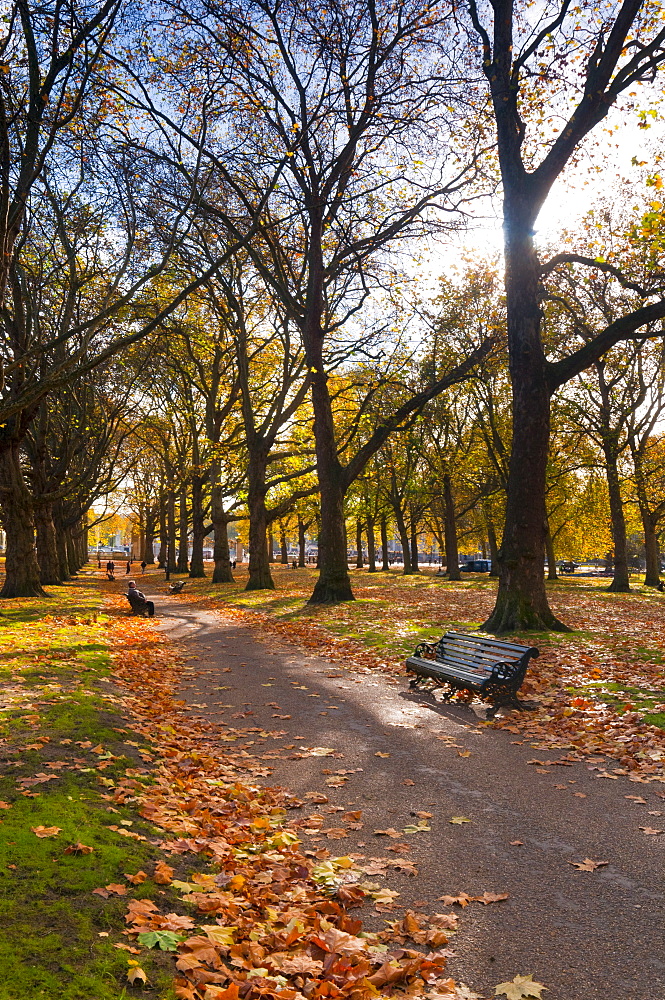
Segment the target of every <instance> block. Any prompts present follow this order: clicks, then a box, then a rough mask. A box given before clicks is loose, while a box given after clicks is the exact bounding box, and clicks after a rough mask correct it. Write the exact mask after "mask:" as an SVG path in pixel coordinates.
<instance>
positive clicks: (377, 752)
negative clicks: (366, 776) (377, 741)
mask: <svg viewBox="0 0 665 1000" xmlns="http://www.w3.org/2000/svg"><path fill="white" fill-rule="evenodd" d="M374 756H375V757H390V754H389V753H381V751H380V750H377V751H376V753H375V754H374Z"/></svg>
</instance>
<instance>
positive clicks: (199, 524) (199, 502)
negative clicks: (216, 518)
mask: <svg viewBox="0 0 665 1000" xmlns="http://www.w3.org/2000/svg"><path fill="white" fill-rule="evenodd" d="M203 482H204V480H203V479H202V478H201V477H200V476H195V477H194V479H193V480H192V561H191V563H190V566H189V575H190V576H191V577H194V578H197V579H201V578H202V577H204V576H205V575H206V572H205V566H204V564H203V539H204V538H205V517H204V515H203ZM185 569H186V567H185Z"/></svg>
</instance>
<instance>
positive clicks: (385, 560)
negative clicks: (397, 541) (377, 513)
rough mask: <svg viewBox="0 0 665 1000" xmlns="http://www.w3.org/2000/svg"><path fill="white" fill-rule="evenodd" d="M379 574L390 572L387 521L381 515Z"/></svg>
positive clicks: (383, 515)
mask: <svg viewBox="0 0 665 1000" xmlns="http://www.w3.org/2000/svg"><path fill="white" fill-rule="evenodd" d="M381 572H382V573H389V572H390V559H389V556H388V521H387V519H386V515H385V514H382V515H381Z"/></svg>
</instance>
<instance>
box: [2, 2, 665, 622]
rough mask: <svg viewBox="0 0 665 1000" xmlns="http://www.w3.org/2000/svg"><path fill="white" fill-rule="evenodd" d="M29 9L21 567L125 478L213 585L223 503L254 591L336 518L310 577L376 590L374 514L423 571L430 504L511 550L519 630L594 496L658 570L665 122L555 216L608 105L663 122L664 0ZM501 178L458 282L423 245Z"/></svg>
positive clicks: (609, 120)
mask: <svg viewBox="0 0 665 1000" xmlns="http://www.w3.org/2000/svg"><path fill="white" fill-rule="evenodd" d="M2 25H3V27H2V29H0V30H1V31H2V35H1V36H0V48H1V49H2V51H1V52H0V58H1V59H2V60H3V61H2V62H0V71H1V73H0V140H1V141H0V165H1V171H0V204H1V205H2V211H0V238H1V239H2V247H3V253H2V258H1V264H0V296H1V299H2V347H1V348H0V363H1V365H2V372H1V373H0V513H1V517H2V524H3V528H4V530H5V534H6V540H7V547H6V578H5V584H4V588H3V591H2V596H5V597H12V596H30V595H32V596H34V595H38V594H40V593H41V592H42V588H43V586H44V585H45V584H49V583H56V582H58V581H60V580H63V579H67V577H68V575H69V574H71V573H72V572H74V571H75V570H76V568H77V567H78V566H80V565H81V563H82V561H84V559H85V557H86V551H85V549H86V541H85V536H86V524H87V525H89V524H90V523H91V522H92V521H93V520H94V519H95V517H97V516H99V515H98V514H95V513H93V511H99V510H100V502H101V501H103V499H104V498H107V497H109V495H111V494H112V493H113V492H114V491H115V490H117V489H118V488H120V489H122V490H124V491H125V493H127V494H128V500H127V503H128V504H129V505H130V506H131V507H132V509H133V510H134V511H135V513H136V517H137V519H138V520H139V522H140V527H141V535H142V538H143V540H144V546H145V555H146V561H148V562H150V561H151V560H152V542H153V539H155V538H159V539H160V541H161V542H162V549H161V552H160V560H161V562H162V563H168V564H169V568H170V569H172V570H173V571H176V570H180V571H189V572H190V574H191V575H192V576H201V575H203V574H204V572H205V568H204V561H203V544H204V538H205V537H206V535H207V534H209V533H210V532H211V531H212V532H214V538H215V567H214V580H215V581H216V582H218V583H224V582H228V581H230V580H231V579H232V570H231V566H230V562H229V558H228V552H229V548H228V531H229V525H231V524H233V525H235V526H236V527H237V528H238V530H239V531H240V533H241V535H242V536H243V537H245V538H246V539H247V541H248V544H249V552H250V567H249V569H250V573H249V583H248V586H249V587H250V588H252V589H264V588H270V587H272V586H273V585H274V584H273V580H272V576H271V570H270V552H271V546H269V544H268V539H269V538H270V537H271V536H273V535H274V536H275V537H277V538H280V539H284V541H286V539H287V537H296V536H297V537H298V538H299V540H300V543H301V550H304V541H305V539H306V538H307V537H316V539H317V542H318V558H319V579H318V582H317V584H316V587H315V589H314V592H313V594H312V597H311V601H312V602H313V603H322V602H330V601H339V600H349V599H352V596H353V594H352V590H351V583H350V578H349V572H348V565H347V541H348V539H347V535H348V533H349V531H350V530H352V531H353V533H354V534H355V535H356V536H357V542H356V548H357V549H358V550H359V551H360V547H359V545H358V544H357V543H358V541H360V539H361V538H364V539H365V542H366V546H367V553H368V559H369V569H370V570H375V569H378V568H379V563H381V566H382V567H383V566H384V563H385V559H386V551H387V538H388V535H389V534H391V533H392V532H393V531H394V532H396V534H397V535H398V536H399V537H400V539H401V543H402V549H403V551H404V563H405V565H404V570H405V572H411V571H415V572H417V571H418V552H417V549H418V537H419V535H422V532H423V531H425V532H428V533H429V534H430V535H431V536H433V537H435V538H436V539H437V540H438V542H439V544H440V547H441V549H442V550H444V551H445V552H446V554H447V563H448V572H449V575H450V576H451V577H452V578H455V577H456V576H457V573H458V568H457V564H458V545H459V544H460V543H462V542H463V541H464V539H467V540H470V539H473V540H474V541H475V542H476V543H477V544H478V545H479V546H482V547H483V548H486V549H487V551H488V552H489V553H491V556H492V560H493V563H494V565H495V568H496V573H497V574H498V576H499V589H498V596H497V603H496V607H495V609H494V612H493V614H492V615H491V616H490V618H489V620H488V622H487V623H486V624H485V627H486V628H487V629H488V630H490V631H493V632H505V631H511V630H516V629H520V628H565V623H561V622H558V621H557V620H556V618H555V617H554V616H553V614H552V613H551V611H550V609H549V606H548V602H547V594H546V588H545V575H544V572H543V564H544V556H545V554H546V553H547V554H548V557H549V565H550V575H551V574H552V573H553V572H554V564H555V559H556V556H557V555H558V554H560V555H562V556H563V555H568V554H570V553H572V552H573V551H575V552H577V551H581V550H582V549H583V548H584V547H585V545H586V546H587V548H588V547H589V542H588V539H587V541H586V542H584V541H583V540H582V538H583V534H584V527H585V526H588V529H589V535H590V536H591V537H592V538H593V541H594V544H593V545H592V546H591V547H592V548H594V549H596V548H597V549H598V550H599V554H604V552H605V551H607V550H610V549H611V550H612V551H613V553H614V566H615V576H614V581H613V584H612V587H613V589H618V590H622V589H626V588H627V587H628V586H629V579H628V548H627V546H628V538H629V536H631V535H633V534H634V533H635V531H636V530H638V529H639V530H641V531H642V533H643V535H644V543H645V551H646V559H647V575H646V582H647V584H649V585H652V586H655V585H656V584H657V583H658V579H659V573H660V555H659V534H660V531H661V529H662V528H663V527H664V526H665V501H663V499H662V497H663V494H662V488H661V485H662V480H663V473H662V463H663V461H665V442H664V441H663V437H662V429H661V428H662V411H663V408H664V407H665V400H664V397H663V393H664V392H665V380H664V371H665V369H664V367H663V348H662V335H663V319H664V318H665V295H664V294H663V293H664V290H665V266H664V265H665V262H664V260H663V255H664V253H665V245H664V243H663V232H664V231H665V228H664V226H663V209H662V202H661V200H660V189H661V187H662V182H661V178H660V173H659V163H658V155H657V154H654V156H653V158H652V159H651V160H650V161H648V162H644V163H636V164H634V167H633V183H632V184H631V185H630V186H629V187H628V188H627V189H626V186H624V188H620V187H617V190H616V192H614V193H613V194H611V193H610V192H609V190H607V191H606V201H599V202H598V204H597V205H594V206H593V207H592V208H591V210H590V211H589V213H588V215H587V216H586V218H585V219H584V220H583V222H581V223H580V224H579V226H578V227H577V228H576V230H575V232H574V233H569V234H566V233H561V234H560V238H559V242H558V243H557V244H556V245H552V243H551V240H550V241H546V240H539V239H538V237H537V236H536V233H535V229H536V222H537V218H538V215H539V213H540V211H541V210H542V209H543V206H544V205H545V203H546V202H547V199H548V198H549V197H550V196H551V192H552V189H553V187H554V186H555V184H556V183H557V182H558V181H560V180H561V179H563V178H565V176H567V172H568V171H571V170H578V171H579V170H580V163H581V162H582V159H583V157H585V156H588V157H591V156H592V155H593V145H592V144H593V143H594V142H595V141H596V139H597V136H598V134H599V131H600V127H604V125H605V124H607V125H608V127H610V126H611V128H617V127H618V126H619V125H621V124H622V123H625V122H628V123H629V124H628V125H625V132H626V140H625V141H627V142H629V141H630V139H629V138H628V137H629V135H630V132H631V129H632V130H634V129H635V128H637V127H638V126H642V127H647V126H648V125H649V121H650V117H649V114H648V113H647V112H648V110H649V106H650V102H656V101H657V99H658V98H659V96H660V93H661V90H662V65H663V63H665V26H664V23H663V20H662V16H661V10H660V5H659V4H656V3H654V2H647V0H625V2H623V3H614V4H610V5H609V6H608V5H607V4H605V5H601V4H599V3H597V2H595V0H593V2H592V0H590V2H588V3H585V4H583V5H582V6H581V7H580V6H579V5H578V6H577V7H573V6H572V5H570V4H569V3H568V0H559V2H553V0H552V2H549V3H545V4H544V5H539V6H538V7H537V8H534V7H533V6H531V5H528V4H526V3H524V2H522V0H494V2H493V3H492V4H491V5H489V4H480V3H477V2H476V0H465V2H464V3H462V4H456V5H453V4H450V3H448V2H438V0H437V2H435V0H427V2H425V3H422V2H419V0H418V2H417V0H406V2H397V0H385V2H375V0H329V2H327V3H326V4H324V5H320V4H316V5H315V4H312V3H310V2H309V0H289V3H279V2H272V0H246V2H244V3H243V4H240V5H234V4H229V3H218V2H217V0H171V2H164V3H160V2H157V3H154V4H150V5H147V4H146V5H143V4H137V3H132V4H130V3H123V2H122V0H114V2H106V3H103V2H92V0H91V2H85V0H83V2H79V0H68V2H65V3H62V2H59V0H58V2H46V3H45V4H42V5H40V6H39V7H36V6H33V5H28V4H27V3H22V2H16V3H13V4H9V5H8V12H7V14H6V15H5V16H4V19H3V22H2ZM640 101H641V102H642V103H639V102H640ZM619 140H620V141H621V134H620V133H619ZM498 205H502V206H503V230H504V255H503V259H502V260H500V261H499V260H496V261H495V260H489V259H486V257H485V256H484V255H483V254H482V253H478V254H476V255H475V259H474V260H472V261H470V262H468V263H467V264H465V265H461V264H460V265H458V266H457V267H455V268H454V269H453V268H452V267H451V268H450V269H449V270H448V272H447V273H445V274H444V275H443V276H442V278H441V280H440V282H439V285H438V288H437V289H436V290H433V289H432V283H431V282H428V281H426V280H423V279H422V278H421V277H420V276H419V270H420V266H421V265H420V263H419V261H420V260H421V258H422V254H423V252H424V251H425V249H426V248H431V247H432V245H433V241H440V243H441V245H444V243H445V244H446V245H448V246H450V245H455V241H456V240H457V241H458V243H457V245H461V244H460V243H459V241H460V240H461V239H462V234H463V233H466V235H465V236H464V240H465V245H466V246H468V245H469V241H470V240H472V239H473V226H474V221H473V220H474V218H477V217H479V216H481V215H482V216H487V215H488V214H490V213H491V212H492V211H494V208H493V206H498ZM449 257H450V254H448V255H446V257H445V258H444V259H449ZM603 526H607V530H605V529H604V527H603ZM604 532H605V533H604ZM608 532H609V535H608ZM610 535H611V537H610ZM190 539H191V543H192V546H193V551H192V556H191V560H189V558H188V544H189V540H190ZM464 544H466V543H464ZM601 550H603V551H602V553H601ZM384 568H385V567H384Z"/></svg>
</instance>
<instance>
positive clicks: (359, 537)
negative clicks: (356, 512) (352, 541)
mask: <svg viewBox="0 0 665 1000" xmlns="http://www.w3.org/2000/svg"><path fill="white" fill-rule="evenodd" d="M364 565H365V563H364V562H363V526H362V524H361V523H360V521H356V569H362V568H363V566H364Z"/></svg>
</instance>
